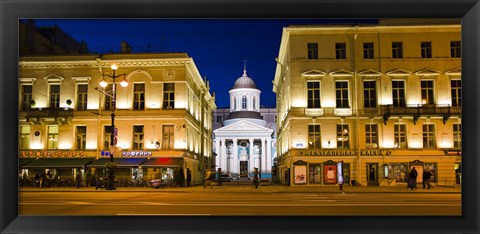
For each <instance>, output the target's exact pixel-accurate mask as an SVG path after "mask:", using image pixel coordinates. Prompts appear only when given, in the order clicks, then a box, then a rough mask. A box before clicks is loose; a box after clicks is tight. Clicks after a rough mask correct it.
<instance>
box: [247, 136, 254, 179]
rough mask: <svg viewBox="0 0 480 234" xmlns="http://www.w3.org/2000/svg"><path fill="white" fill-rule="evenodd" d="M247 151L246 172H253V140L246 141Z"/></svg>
mask: <svg viewBox="0 0 480 234" xmlns="http://www.w3.org/2000/svg"><path fill="white" fill-rule="evenodd" d="M248 142H249V143H250V144H249V150H248V171H249V172H253V168H254V167H255V159H254V158H253V149H254V148H253V139H252V138H250V139H248Z"/></svg>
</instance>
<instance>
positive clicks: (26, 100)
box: [22, 85, 32, 111]
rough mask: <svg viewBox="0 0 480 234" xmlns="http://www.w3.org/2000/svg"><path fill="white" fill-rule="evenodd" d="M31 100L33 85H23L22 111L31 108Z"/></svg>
mask: <svg viewBox="0 0 480 234" xmlns="http://www.w3.org/2000/svg"><path fill="white" fill-rule="evenodd" d="M31 101H32V86H31V85H22V111H28V110H30V102H31Z"/></svg>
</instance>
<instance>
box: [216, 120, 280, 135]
mask: <svg viewBox="0 0 480 234" xmlns="http://www.w3.org/2000/svg"><path fill="white" fill-rule="evenodd" d="M242 132H245V133H253V132H254V133H268V134H271V133H272V132H273V130H272V129H269V128H266V127H262V126H260V125H258V124H254V123H252V122H249V121H246V120H241V121H238V122H236V123H233V124H230V125H227V126H225V127H222V128H219V129H216V130H214V133H215V134H216V135H217V134H222V133H224V134H225V133H242Z"/></svg>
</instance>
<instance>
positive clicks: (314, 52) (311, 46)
mask: <svg viewBox="0 0 480 234" xmlns="http://www.w3.org/2000/svg"><path fill="white" fill-rule="evenodd" d="M307 49H308V59H318V43H308V44H307Z"/></svg>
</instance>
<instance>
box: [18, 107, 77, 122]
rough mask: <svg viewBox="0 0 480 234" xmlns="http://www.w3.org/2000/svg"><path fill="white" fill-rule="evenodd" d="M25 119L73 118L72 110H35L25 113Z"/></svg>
mask: <svg viewBox="0 0 480 234" xmlns="http://www.w3.org/2000/svg"><path fill="white" fill-rule="evenodd" d="M26 117H27V118H37V119H38V118H58V117H64V118H67V117H73V109H65V108H55V107H50V108H35V109H30V110H29V111H28V112H27V116H26Z"/></svg>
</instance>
